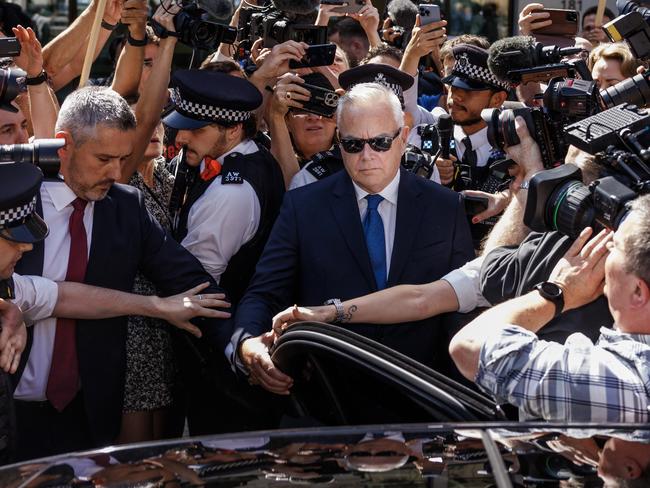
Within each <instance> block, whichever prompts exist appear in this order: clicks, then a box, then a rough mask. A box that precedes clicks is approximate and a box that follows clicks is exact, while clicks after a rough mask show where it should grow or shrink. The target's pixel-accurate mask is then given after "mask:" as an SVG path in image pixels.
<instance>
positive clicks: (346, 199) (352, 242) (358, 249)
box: [331, 171, 377, 290]
mask: <svg viewBox="0 0 650 488" xmlns="http://www.w3.org/2000/svg"><path fill="white" fill-rule="evenodd" d="M331 178H338V182H337V185H336V186H335V187H334V191H333V198H332V200H331V201H332V212H333V213H334V219H335V220H336V223H337V224H338V226H339V229H340V231H341V234H342V235H343V239H344V240H345V242H346V244H347V246H348V248H349V249H350V253H351V254H352V255H353V256H354V259H355V260H356V262H357V264H358V265H359V268H360V269H361V272H362V273H363V276H364V277H365V279H366V281H367V282H368V284H369V287H370V288H371V289H373V290H376V289H377V285H376V283H375V277H374V275H373V273H372V265H371V264H370V257H369V256H368V248H367V247H366V239H365V237H364V235H363V228H362V227H361V218H360V217H359V206H358V205H357V197H356V193H355V192H354V187H353V186H352V180H350V177H349V176H348V174H347V172H345V171H342V172H341V173H340V174H338V175H334V176H331Z"/></svg>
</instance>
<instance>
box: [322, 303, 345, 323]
mask: <svg viewBox="0 0 650 488" xmlns="http://www.w3.org/2000/svg"><path fill="white" fill-rule="evenodd" d="M323 305H334V307H335V308H336V317H335V318H334V321H333V322H332V323H333V324H340V323H341V322H343V318H344V311H343V303H341V300H340V299H339V298H330V299H329V300H327V301H326V302H325V303H324V304H323Z"/></svg>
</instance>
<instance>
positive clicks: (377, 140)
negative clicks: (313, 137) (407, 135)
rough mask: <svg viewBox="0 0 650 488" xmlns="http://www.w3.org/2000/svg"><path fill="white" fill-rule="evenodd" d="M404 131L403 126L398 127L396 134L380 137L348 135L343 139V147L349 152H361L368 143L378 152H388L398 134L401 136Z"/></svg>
mask: <svg viewBox="0 0 650 488" xmlns="http://www.w3.org/2000/svg"><path fill="white" fill-rule="evenodd" d="M401 133H402V128H401V127H400V128H399V129H397V132H395V135H394V136H392V137H391V136H379V137H371V138H370V139H356V138H353V137H346V138H344V139H341V140H340V142H341V147H342V148H343V150H344V151H345V152H347V153H359V152H361V151H363V148H364V147H365V145H366V143H367V144H368V145H369V146H370V148H371V149H372V150H373V151H377V152H386V151H388V150H389V149H390V148H391V146H392V145H393V141H394V140H395V139H397V136H399V135H400V134H401Z"/></svg>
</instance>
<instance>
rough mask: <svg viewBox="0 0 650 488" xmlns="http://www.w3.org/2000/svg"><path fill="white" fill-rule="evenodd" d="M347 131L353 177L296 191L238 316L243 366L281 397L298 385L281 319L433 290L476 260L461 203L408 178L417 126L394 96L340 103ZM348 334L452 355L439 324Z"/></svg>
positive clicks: (366, 91) (427, 358) (356, 92)
mask: <svg viewBox="0 0 650 488" xmlns="http://www.w3.org/2000/svg"><path fill="white" fill-rule="evenodd" d="M337 124H338V129H339V138H340V141H341V149H342V155H343V160H344V165H345V169H346V171H341V172H339V173H337V174H336V175H333V176H331V177H330V178H327V179H325V180H322V181H320V182H317V183H314V184H313V185H309V186H306V187H303V188H299V189H297V190H294V191H291V192H289V193H287V195H286V196H285V200H284V203H283V206H282V209H281V211H280V216H279V217H278V220H277V221H276V223H275V226H274V228H273V231H272V232H271V236H270V238H269V241H268V243H267V245H266V248H265V249H264V253H263V254H262V257H261V259H260V261H259V263H258V265H257V268H256V273H255V276H254V278H253V281H252V283H251V285H250V287H249V288H248V290H247V292H246V294H245V296H244V298H243V299H242V301H241V302H240V306H239V309H238V311H237V314H236V317H235V330H234V333H233V336H232V339H231V345H232V346H233V349H234V351H236V353H235V354H233V356H232V358H231V360H232V362H233V364H235V365H237V367H238V368H239V369H240V370H242V371H243V372H245V373H247V374H250V381H251V382H252V383H259V384H260V385H261V386H263V387H264V388H266V389H267V390H269V391H272V392H275V393H278V394H287V393H288V390H289V388H290V387H291V384H292V380H291V378H289V377H288V376H287V375H285V374H284V373H282V372H281V371H279V370H278V369H277V368H276V367H275V366H274V365H273V363H272V361H271V358H270V356H269V352H268V351H269V347H270V346H271V344H272V341H273V336H272V333H270V332H267V331H269V330H270V328H271V319H272V317H273V315H274V314H275V313H277V312H279V311H280V310H282V309H283V308H284V307H286V306H288V305H291V304H293V303H305V304H307V303H308V304H321V303H323V302H324V301H326V300H328V299H332V300H333V302H334V304H335V305H337V304H340V300H341V299H346V298H350V297H354V296H357V295H359V293H368V292H372V291H376V290H378V289H382V288H385V287H387V286H394V285H398V284H403V283H413V284H419V283H426V282H429V281H432V280H435V279H438V278H440V277H441V276H443V275H444V274H446V273H447V272H449V271H451V270H453V269H455V268H457V267H459V266H461V265H462V264H464V263H465V262H466V261H468V260H469V259H471V258H473V256H474V253H473V251H472V241H471V236H470V232H469V227H468V224H467V221H466V217H465V212H464V209H463V205H462V201H461V197H460V196H459V195H458V194H457V193H454V192H452V191H450V190H448V189H446V188H444V187H442V186H440V185H437V184H435V183H433V182H430V181H428V180H425V179H423V178H420V177H417V176H415V175H413V174H410V173H408V172H405V171H403V170H400V159H401V156H402V153H403V151H404V148H405V146H406V141H407V137H408V128H407V127H405V126H404V116H403V113H402V109H401V106H400V102H399V100H398V99H397V97H396V96H395V94H394V93H392V92H391V91H390V90H389V89H387V88H386V87H384V86H382V85H380V84H377V83H362V84H359V85H356V86H355V87H354V88H352V89H351V90H350V91H349V92H348V93H347V94H346V95H345V96H344V97H343V98H342V99H341V100H340V102H339V107H338V112H337ZM395 306H399V304H395ZM340 314H341V315H342V314H343V311H342V310H341V311H340ZM339 318H340V319H341V318H342V317H339ZM347 327H349V328H350V329H352V330H354V331H355V332H358V333H360V334H362V335H364V336H366V337H369V338H371V339H374V340H377V341H379V342H381V343H383V344H385V345H387V346H389V347H392V348H394V349H396V350H398V351H400V352H402V353H404V354H406V355H408V356H410V357H412V358H414V359H416V360H418V361H420V362H422V363H424V364H427V365H433V364H434V361H435V360H436V359H438V358H437V357H436V356H439V353H440V352H442V349H441V348H437V347H436V339H437V338H438V335H439V333H440V330H439V329H440V325H439V319H436V318H433V319H429V320H425V321H421V322H417V323H408V324H402V325H399V326H396V325H392V326H386V325H382V326H379V325H371V324H354V325H348V326H347ZM439 345H440V344H438V346H439ZM443 346H444V345H443Z"/></svg>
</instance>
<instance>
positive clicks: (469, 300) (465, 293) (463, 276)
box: [442, 256, 491, 313]
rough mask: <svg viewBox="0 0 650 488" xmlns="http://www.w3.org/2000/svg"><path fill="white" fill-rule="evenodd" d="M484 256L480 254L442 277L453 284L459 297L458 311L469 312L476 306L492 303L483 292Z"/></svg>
mask: <svg viewBox="0 0 650 488" xmlns="http://www.w3.org/2000/svg"><path fill="white" fill-rule="evenodd" d="M483 259H484V256H479V257H478V258H476V259H473V260H472V261H469V262H468V263H466V264H464V265H463V266H461V267H460V268H458V269H455V270H453V271H451V272H449V273H447V274H446V275H445V276H443V277H442V279H443V280H445V281H446V282H447V283H449V284H450V285H451V287H452V288H453V289H454V292H455V293H456V297H457V298H458V311H459V312H460V313H467V312H471V311H472V310H474V309H475V308H476V307H489V306H491V304H490V303H489V302H488V301H487V300H486V299H485V298H484V297H483V295H482V294H481V283H480V277H481V265H482V264H483Z"/></svg>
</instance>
